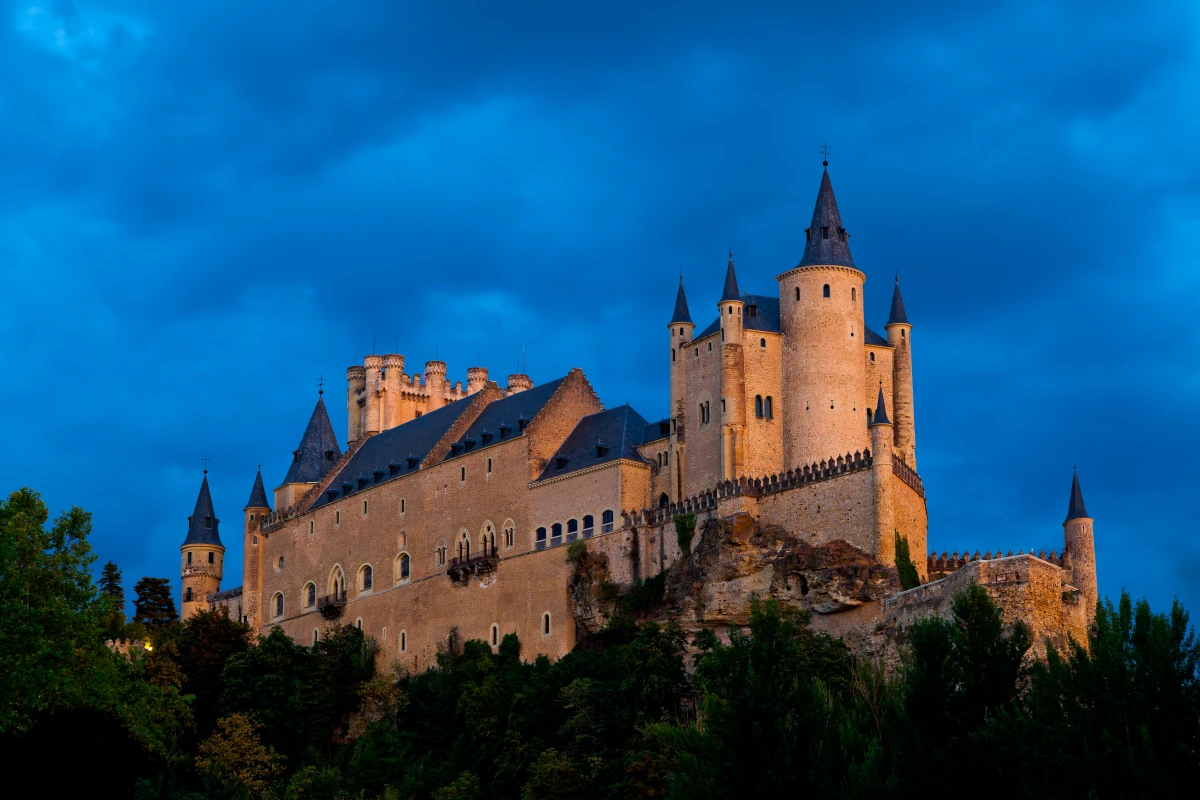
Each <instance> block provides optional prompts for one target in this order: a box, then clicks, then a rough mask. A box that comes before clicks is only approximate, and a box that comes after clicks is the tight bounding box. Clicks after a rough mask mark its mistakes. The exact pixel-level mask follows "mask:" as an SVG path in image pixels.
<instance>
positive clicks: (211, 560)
mask: <svg viewBox="0 0 1200 800" xmlns="http://www.w3.org/2000/svg"><path fill="white" fill-rule="evenodd" d="M208 563H210V564H211V563H213V554H212V553H209V554H208Z"/></svg>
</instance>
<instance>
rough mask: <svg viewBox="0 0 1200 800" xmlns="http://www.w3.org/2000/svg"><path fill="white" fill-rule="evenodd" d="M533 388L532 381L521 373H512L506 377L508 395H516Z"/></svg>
mask: <svg viewBox="0 0 1200 800" xmlns="http://www.w3.org/2000/svg"><path fill="white" fill-rule="evenodd" d="M532 388H533V379H532V378H530V377H529V376H528V375H526V374H524V373H523V372H514V373H513V374H512V375H509V376H508V393H509V394H516V393H517V392H523V391H525V390H526V389H532Z"/></svg>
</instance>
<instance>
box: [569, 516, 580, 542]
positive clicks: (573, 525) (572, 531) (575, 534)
mask: <svg viewBox="0 0 1200 800" xmlns="http://www.w3.org/2000/svg"><path fill="white" fill-rule="evenodd" d="M578 538H579V520H577V519H569V520H567V541H568V542H573V541H575V540H576V539H578Z"/></svg>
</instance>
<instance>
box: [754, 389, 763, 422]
mask: <svg viewBox="0 0 1200 800" xmlns="http://www.w3.org/2000/svg"><path fill="white" fill-rule="evenodd" d="M762 415H763V399H762V395H761V394H756V395H754V416H756V417H761V416H762Z"/></svg>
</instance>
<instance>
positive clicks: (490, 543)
mask: <svg viewBox="0 0 1200 800" xmlns="http://www.w3.org/2000/svg"><path fill="white" fill-rule="evenodd" d="M479 541H480V543H481V544H482V545H483V554H484V555H485V556H486V555H488V554H490V553H492V552H495V550H496V529H495V528H493V527H492V523H491V521H490V520H489V521H487V522H485V523H483V532H482V533H481V534H480V535H479Z"/></svg>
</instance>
